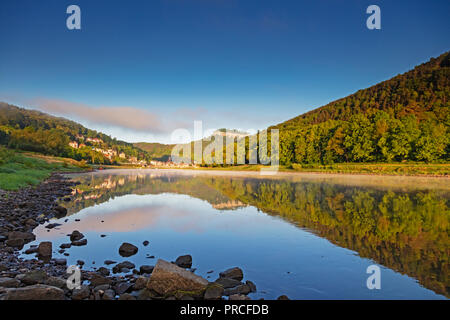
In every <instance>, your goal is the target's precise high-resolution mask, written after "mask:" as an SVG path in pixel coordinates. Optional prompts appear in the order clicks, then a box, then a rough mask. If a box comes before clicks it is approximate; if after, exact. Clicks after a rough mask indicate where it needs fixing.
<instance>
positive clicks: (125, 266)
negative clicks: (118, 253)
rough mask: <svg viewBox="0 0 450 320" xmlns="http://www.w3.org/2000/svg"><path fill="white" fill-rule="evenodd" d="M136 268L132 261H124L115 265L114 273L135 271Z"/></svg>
mask: <svg viewBox="0 0 450 320" xmlns="http://www.w3.org/2000/svg"><path fill="white" fill-rule="evenodd" d="M134 267H135V265H134V263H132V262H130V261H124V262H121V263H118V264H117V265H115V266H114V268H113V272H114V273H119V272H129V271H130V269H133V268H134ZM124 269H127V270H128V271H125V270H124Z"/></svg>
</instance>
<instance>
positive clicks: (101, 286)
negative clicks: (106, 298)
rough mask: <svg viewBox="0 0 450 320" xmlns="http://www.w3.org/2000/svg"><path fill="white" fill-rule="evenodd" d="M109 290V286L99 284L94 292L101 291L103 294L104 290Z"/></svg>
mask: <svg viewBox="0 0 450 320" xmlns="http://www.w3.org/2000/svg"><path fill="white" fill-rule="evenodd" d="M110 288H111V286H110V285H109V284H107V283H105V284H101V285H99V286H96V287H95V288H94V291H103V292H105V290H108V289H110Z"/></svg>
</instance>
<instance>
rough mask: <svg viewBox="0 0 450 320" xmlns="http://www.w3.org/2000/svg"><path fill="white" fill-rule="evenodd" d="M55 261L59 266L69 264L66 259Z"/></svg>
mask: <svg viewBox="0 0 450 320" xmlns="http://www.w3.org/2000/svg"><path fill="white" fill-rule="evenodd" d="M55 263H56V265H58V266H65V265H67V260H66V259H55Z"/></svg>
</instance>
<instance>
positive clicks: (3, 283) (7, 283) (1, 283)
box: [0, 277, 20, 288]
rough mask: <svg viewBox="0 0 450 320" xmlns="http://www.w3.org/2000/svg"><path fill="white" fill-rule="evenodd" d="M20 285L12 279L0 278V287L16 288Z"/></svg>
mask: <svg viewBox="0 0 450 320" xmlns="http://www.w3.org/2000/svg"><path fill="white" fill-rule="evenodd" d="M19 285H20V281H19V280H17V279H13V278H6V277H5V278H0V287H3V288H17V287H18V286H19Z"/></svg>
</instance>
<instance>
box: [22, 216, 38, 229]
mask: <svg viewBox="0 0 450 320" xmlns="http://www.w3.org/2000/svg"><path fill="white" fill-rule="evenodd" d="M25 224H26V225H27V226H30V227H32V228H35V227H37V226H38V225H39V223H37V222H36V221H35V220H33V219H31V218H30V219H27V221H25Z"/></svg>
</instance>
